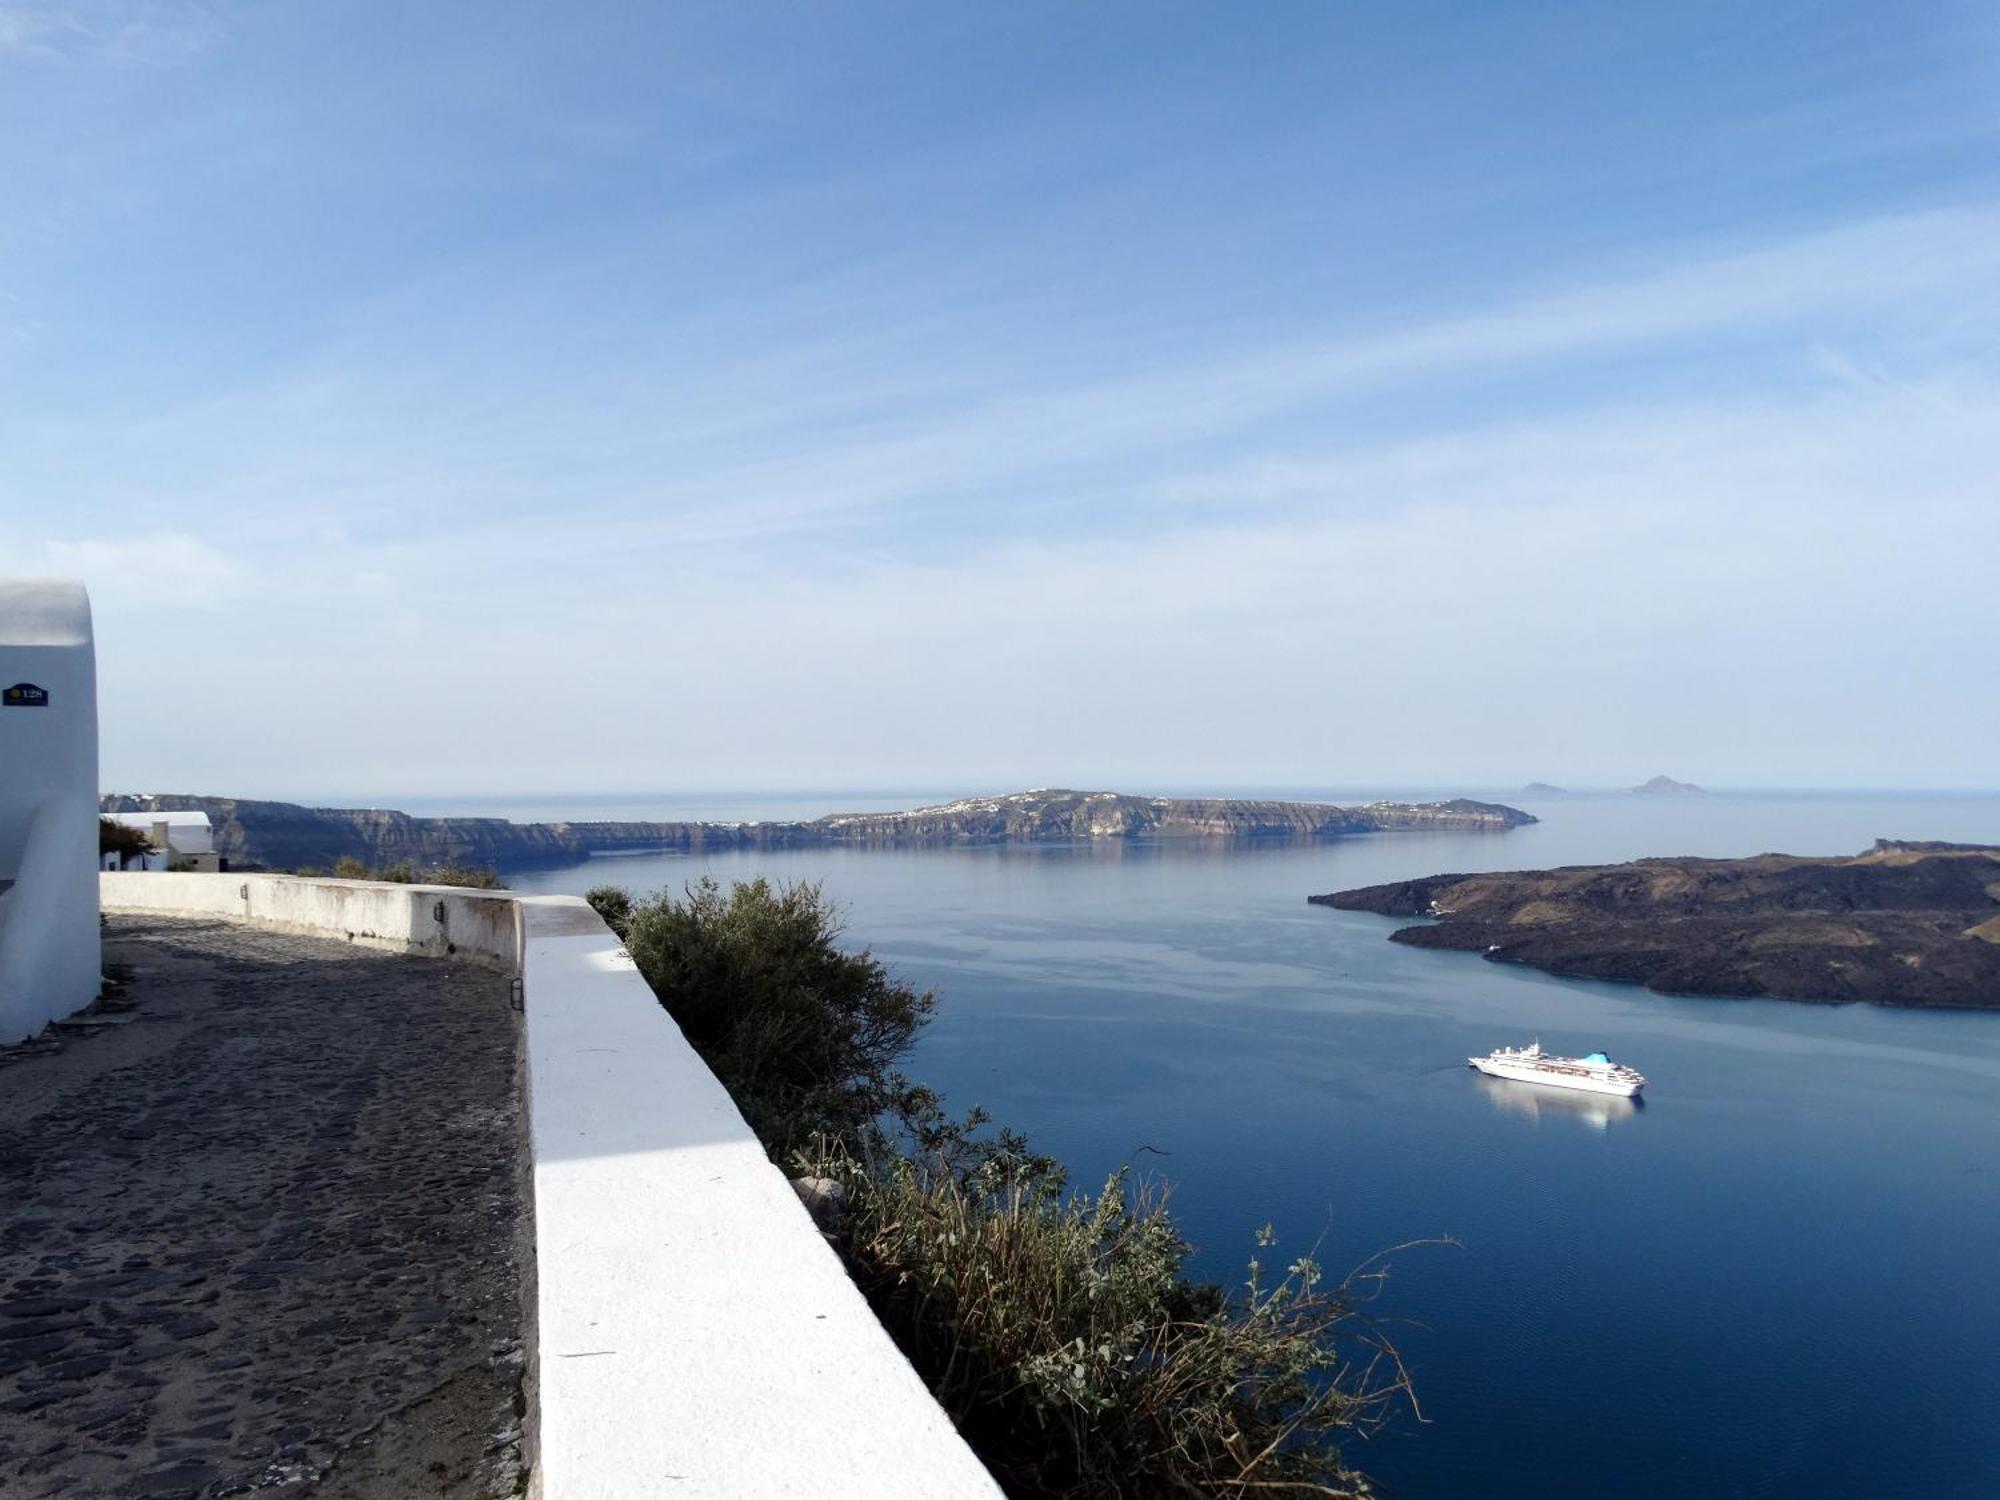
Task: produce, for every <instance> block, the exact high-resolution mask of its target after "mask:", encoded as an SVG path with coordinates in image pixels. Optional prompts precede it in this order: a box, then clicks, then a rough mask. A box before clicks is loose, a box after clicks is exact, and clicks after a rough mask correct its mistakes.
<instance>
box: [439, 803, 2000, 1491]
mask: <svg viewBox="0 0 2000 1500" xmlns="http://www.w3.org/2000/svg"><path fill="white" fill-rule="evenodd" d="M1301 794H1303V791H1302V792H1301ZM908 800H909V799H908V798H906V797H903V796H900V795H899V794H895V793H881V794H877V795H874V796H870V797H861V798H854V797H847V798H837V799H836V798H825V797H822V798H811V799H800V798H757V799H750V798H738V799H707V800H706V801H704V802H699V803H690V802H688V801H685V800H679V801H675V800H670V799H656V800H651V801H648V800H645V799H633V798H627V799H621V800H620V802H619V804H618V806H617V811H616V812H610V811H607V810H606V804H605V803H603V802H592V801H588V800H584V799H569V800H568V801H564V800H563V799H543V800H541V801H539V802H532V803H531V802H525V801H523V802H519V803H515V804H511V805H506V806H499V805H492V804H489V805H486V806H484V807H481V808H474V807H471V806H465V805H459V806H455V807H451V808H446V807H444V806H442V805H439V804H435V803H433V804H429V805H425V804H423V803H422V802H421V799H418V805H419V807H420V808H421V810H424V811H447V810H449V811H477V810H483V811H489V812H495V813H501V814H509V815H515V816H528V815H537V816H553V815H567V816H573V817H604V816H671V815H682V816H686V815H698V816H709V817H720V816H730V815H742V816H762V817H791V816H801V815H808V816H809V815H811V814H813V813H817V812H821V811H827V810H830V809H831V808H833V807H835V806H853V805H866V804H873V805H878V806H897V805H907V804H908ZM1513 800H1515V801H1517V802H1518V803H1519V804H1520V805H1522V806H1526V807H1528V808H1529V809H1530V810H1532V811H1534V812H1536V813H1537V814H1539V815H1540V816H1541V817H1542V818H1543V819H1544V821H1543V822H1542V823H1540V824H1538V825H1537V826H1535V827H1532V828H1526V829H1521V830H1517V831H1515V832H1513V833H1509V834H1503V835H1454V834H1390V835H1378V836H1372V837H1367V838H1360V839H1352V840H1347V841H1344V842H1332V843H1319V844H1310V845H1278V846H1220V845H1211V846H1189V845H1180V844H1167V845H1155V846H1132V845H1122V844H1121V845H1110V846H1096V847H1039V848H1001V849H965V850H923V851H917V850H867V851H860V850H847V851H843V850H814V851H810V852H799V853H782V854H728V855H712V856H705V857H700V858H689V857H643V858H636V857H628V858H616V859H601V860H597V861H593V862H592V863H591V864H589V865H588V866H584V867H578V868H573V869H567V870H559V871H547V872H539V873H536V874H533V875H529V876H523V877H519V878H517V879H516V881H515V883H516V884H517V885H519V886H521V887H524V888H528V889H534V890H548V891H570V892H581V891H582V890H583V889H585V888H586V887H587V886H589V885H591V884H594V883H597V882H600V881H607V880H609V881H615V882H618V883H622V884H625V885H628V886H632V887H634V888H637V889H640V890H650V889H656V888H659V887H662V886H671V887H678V886H679V885H680V884H681V883H683V882H684V881H687V880H689V879H691V878H693V877H694V876H696V875H698V874H700V873H702V872H703V871H708V872H711V873H713V874H715V875H716V876H718V877H720V878H722V879H724V880H729V879H737V878H742V877H746V876H752V875H767V876H772V877H775V878H781V879H807V880H818V881H823V882H825V884H826V887H827V889H828V890H829V891H830V892H831V893H833V894H834V895H835V896H836V897H837V898H838V899H839V900H840V901H841V902H842V903H843V904H844V905H845V907H846V910H847V913H848V930H849V934H850V936H851V938H852V940H853V941H854V942H855V943H857V944H866V945H868V946H870V947H872V948H873V949H874V950H875V952H876V953H877V954H879V955H880V956H881V957H883V958H885V959H886V960H888V961H889V962H890V963H891V964H892V965H893V966H894V967H895V969H896V971H897V972H898V973H899V974H900V975H901V976H902V977H903V978H905V979H907V980H910V981H911V982H914V983H917V984H922V985H933V984H934V985H936V986H938V988H939V989H940V991H941V992H942V996H943V1003H942V1005H941V1008H940V1012H939V1016H938V1019H937V1021H936V1022H935V1023H934V1024H933V1025H932V1027H931V1028H930V1030H929V1032H928V1034H927V1035H926V1036H925V1038H924V1039H923V1042H922V1044H921V1046H920V1047H919V1049H918V1051H917V1053H916V1055H915V1057H914V1059H913V1060H912V1065H911V1071H912V1072H913V1073H914V1074H915V1075H917V1076H919V1077H922V1078H924V1079H926V1080H928V1081H930V1082H932V1083H934V1084H936V1085H938V1086H940V1087H941V1088H943V1089H944V1090H946V1091H947V1093H948V1094H949V1095H950V1096H951V1098H952V1099H953V1100H954V1101H955V1102H956V1103H957V1104H959V1105H961V1106H963V1105H970V1104H974V1103H978V1104H983V1105H985V1106H987V1107H988V1108H989V1109H991V1110H992V1112H993V1113H994V1115H995V1116H996V1118H998V1119H999V1120H1001V1121H1004V1122H1007V1123H1010V1124H1013V1125H1017V1126H1020V1127H1022V1128H1024V1129H1026V1130H1027V1131H1028V1132H1029V1133H1030V1134H1031V1135H1032V1136H1033V1137H1034V1139H1035V1140H1036V1141H1037V1142H1038V1143H1039V1144H1040V1145H1041V1146H1042V1147H1043V1148H1045V1149H1047V1150H1050V1151H1052V1152H1054V1153H1056V1154H1058V1155H1060V1156H1061V1157H1063V1158H1064V1159H1065V1160H1067V1161H1068V1162H1069V1163H1070V1164H1071V1166H1072V1167H1073V1169H1074V1173H1075V1177H1076V1180H1077V1181H1078V1182H1079V1183H1083V1184H1090V1183H1092V1182H1093V1181H1094V1180H1095V1179H1099V1178H1101V1176H1102V1175H1103V1174H1104V1173H1106V1172H1108V1171H1110V1170H1111V1169H1113V1168H1115V1167H1116V1166H1118V1165H1119V1164H1121V1163H1125V1162H1131V1163H1133V1164H1134V1165H1135V1166H1136V1167H1138V1168H1141V1169H1143V1170H1145V1171H1149V1172H1156V1173H1159V1174H1161V1175H1164V1176H1165V1177H1167V1178H1168V1179H1170V1180H1171V1182H1172V1184H1173V1189H1174V1201H1175V1203H1176V1205H1177V1207H1178V1210H1179V1213H1180V1215H1181V1217H1182V1220H1183V1221H1184V1223H1185V1225H1186V1227H1187V1230H1188V1232H1189V1234H1190V1236H1191V1237H1192V1239H1193V1240H1194V1241H1195V1242H1196V1244H1197V1246H1198V1247H1199V1253H1198V1259H1197V1265H1196V1267H1195V1269H1196V1270H1197V1271H1199V1272H1200V1273H1202V1274H1204V1275H1205V1276H1208V1277H1211V1278H1214V1279H1219V1280H1228V1279H1232V1278H1234V1277H1236V1276H1237V1275H1239V1274H1240V1273H1241V1269H1242V1266H1243V1263H1244V1261H1245V1260H1246V1259H1247V1258H1248V1257H1249V1255H1250V1254H1251V1253H1252V1244H1251V1232H1252V1231H1253V1229H1255V1228H1256V1226H1258V1225H1260V1224H1263V1223H1264V1222H1266V1221H1267V1220H1268V1221H1271V1222H1273V1223H1275V1224H1276V1226H1277V1228H1278V1231H1279V1234H1280V1236H1281V1243H1280V1249H1281V1250H1282V1251H1286V1252H1291V1253H1300V1252H1305V1251H1308V1250H1311V1249H1312V1248H1313V1247H1314V1246H1315V1245H1318V1246H1319V1247H1320V1252H1319V1253H1320V1257H1321V1259H1322V1260H1324V1261H1325V1262H1326V1263H1328V1264H1329V1265H1331V1266H1343V1267H1344V1266H1345V1265H1347V1264H1351V1263H1354V1262H1357V1261H1359V1260H1361V1259H1362V1258H1363V1257H1364V1256H1366V1255H1368V1254H1369V1253H1370V1252H1373V1251H1375V1250H1378V1249H1381V1248H1383V1247H1386V1246H1389V1245H1393V1244H1397V1243H1399V1242H1402V1241H1407V1240H1411V1239H1417V1238H1422V1237H1426V1236H1449V1237H1451V1238H1452V1239H1453V1240H1455V1241H1456V1242H1457V1244H1456V1246H1450V1247H1444V1246H1434V1247H1426V1248H1419V1249H1414V1250H1410V1251H1408V1252H1406V1253H1403V1254H1401V1255H1399V1256H1397V1257H1396V1258H1395V1261H1394V1268H1393V1273H1392V1275H1391V1277H1390V1279H1389V1281H1388V1283H1387V1285H1386V1287H1385V1289H1384V1291H1383V1294H1382V1296H1381V1298H1380V1300H1379V1302H1378V1303H1377V1304H1376V1306H1375V1312H1376V1313H1377V1314H1378V1315H1379V1316H1380V1317H1382V1318H1384V1319H1387V1320H1390V1326H1391V1328H1392V1331H1393V1333H1394V1336H1395V1338H1396V1340H1397V1341H1398V1342H1399V1343H1400V1345H1401V1346H1402V1348H1403V1350H1404V1352H1405V1354H1406V1356H1407V1358H1408V1360H1409V1363H1410V1365H1411V1368H1412V1369H1413V1371H1414V1373H1415V1377H1416V1382H1417V1386H1418V1390H1419V1394H1420V1396H1421V1400H1422V1409H1423V1417H1424V1419H1425V1420H1424V1421H1422V1422H1421V1423H1420V1422H1418V1421H1416V1420H1415V1419H1414V1418H1405V1419H1403V1420H1400V1421H1398V1422H1397V1423H1396V1424H1395V1425H1394V1426H1393V1428H1392V1429H1390V1430H1389V1431H1387V1432H1384V1433H1382V1434H1380V1435H1378V1436H1376V1437H1375V1438H1373V1439H1371V1440H1368V1441H1366V1442H1358V1443H1355V1444H1353V1445H1352V1446H1351V1448H1350V1457H1351V1459H1352V1460H1353V1461H1354V1462H1356V1463H1357V1464H1358V1465H1359V1466H1361V1467H1363V1468H1364V1469H1366V1470H1368V1471H1370V1472H1372V1473H1373V1474H1375V1475H1377V1476H1379V1478H1380V1479H1381V1480H1382V1481H1383V1482H1384V1483H1385V1484H1386V1485H1387V1486H1388V1487H1389V1488H1390V1489H1391V1491H1392V1492H1393V1493H1396V1494H1400V1495H1405V1496H1415V1497H1447V1496H1449V1497H1458V1496H1475V1497H1479V1496H1491V1497H1503V1496H1536V1497H1550V1496H1617V1497H1647V1496H1661V1497H1666V1496H1672V1497H1676V1500H1681V1497H1687V1496H1704V1497H1721V1496H1787V1497H1789V1496H1822V1497H1831V1496H1857V1497H1860V1496H1866V1497H1869V1500H1883V1497H1889V1496H1924V1497H1928V1500H1939V1497H1956V1496H1965V1497H1991V1496H2000V1264H1997V1261H2000V1013H1994V1014H1946V1013H1936V1012H1932V1013H1923V1012H1895V1011H1887V1010H1879V1009H1870V1008H1867V1007H1848V1008H1842V1009H1834V1008H1827V1007H1820V1006H1809V1005H1795V1004H1785V1003H1781V1002H1772V1001H1755V1000H1737V1001H1725V1000H1673V999H1666V998H1662V997H1660V996H1656V995H1650V994H1646V993H1645V992H1643V991H1640V990H1636V989H1632V988H1628V987H1623V986H1615V985H1606V984H1597V983H1590V982H1582V981H1572V980H1557V979H1551V978H1547V977H1544V976H1541V975H1538V974H1534V973H1530V972H1526V971H1522V970H1516V969H1509V968H1505V967H1501V966H1497V965H1493V964H1488V963H1485V962H1483V961H1482V960H1480V959H1478V958H1476V957H1473V956H1470V955H1459V954H1433V953H1418V952H1413V951H1411V950H1409V949H1405V948H1401V947H1398V946H1396V945H1393V944H1391V943H1389V942H1387V941H1386V938H1387V935H1388V933H1389V932H1390V930H1391V929H1392V927H1393V926H1394V925H1395V924H1394V923H1392V922H1390V921H1387V920H1384V919H1381V918H1375V917H1370V916H1367V915H1362V914H1350V913H1342V912H1334V911H1328V910H1324V909H1322V908H1319V907H1310V906H1307V905H1306V902H1305V898H1306V897H1307V896H1308V895H1309V894H1311V893H1313V892H1316V891H1329V890H1336V889H1341V888H1344V887H1348V886H1355V885H1365V884H1370V883H1373V882H1377V881H1384V880H1390V879H1396V878H1400V877H1405V876H1413V875H1421V874H1430V873H1434V872H1438V871H1444V870H1482V869H1504V868H1517V867H1530V866H1545V865H1555V864H1573V863H1580V862H1597V861H1606V860H1620V859H1626V858H1630V857H1634V856H1638V855H1647V854H1710V855H1739V854H1752V853H1757V852H1759V851H1764V850H1785V851H1791V852H1797V853H1815V854H1817V853H1834V852H1852V851H1855V850H1859V849H1861V848H1863V847H1865V846H1866V845H1867V844H1868V843H1869V842H1870V841H1871V840H1873V839H1874V838H1876V837H1877V836H1890V837H1905V838H1944V839H1959V840H1988V841H1996V842H2000V796H1944V795H1939V796H1903V797H1884V796H1859V795H1856V796H1830V795H1829V796H1787V797H1776V796H1750V795H1744V796H1730V795H1713V796H1710V797H1707V798H1702V799H1691V800H1688V801H1675V802H1652V801H1644V800H1639V799H1631V798H1623V799H1618V798H1578V799H1563V800H1550V801H1544V802H1531V801H1527V800H1525V799H1520V798H1516V799H1513ZM1534 1037H1540V1039H1541V1040H1542V1041H1543V1043H1544V1044H1546V1045H1548V1046H1551V1047H1553V1048H1558V1049H1561V1050H1563V1051H1570V1052H1581V1051H1585V1050H1588V1049H1591V1048H1595V1047H1603V1048H1607V1049H1609V1050H1610V1052H1611V1053H1612V1055H1613V1056H1614V1057H1619V1058H1622V1059H1625V1060H1628V1061H1630V1062H1632V1063H1634V1064H1635V1065H1637V1066H1638V1067H1639V1068H1640V1069H1641V1070H1643V1071H1644V1072H1645V1073H1646V1075H1647V1076H1648V1078H1649V1079H1650V1080H1651V1084H1650V1086H1649V1088H1648V1090H1647V1094H1646V1098H1645V1101H1644V1103H1643V1104H1642V1105H1639V1106H1637V1107H1631V1106H1628V1105H1626V1104H1624V1103H1622V1102H1618V1103H1614V1102H1609V1101H1604V1100H1595V1099H1584V1098H1580V1097H1579V1098H1567V1097H1564V1096H1562V1095H1560V1094H1549V1093H1546V1092H1541V1091H1537V1090H1534V1089H1532V1088H1529V1087H1526V1086H1516V1085H1507V1084H1500V1083H1494V1082H1491V1081H1489V1080H1484V1079H1481V1078H1479V1077H1478V1076H1476V1075H1474V1074H1472V1073H1470V1072H1469V1071H1468V1070H1467V1069H1466V1068H1465V1066H1464V1059H1465V1057H1466V1055H1467V1054H1468V1053H1471V1052H1484V1051H1487V1050H1489V1049H1490V1048H1492V1047H1495V1046H1498V1045H1500V1044H1502V1043H1518V1042H1524V1041H1527V1040H1529V1039H1531V1038H1534Z"/></svg>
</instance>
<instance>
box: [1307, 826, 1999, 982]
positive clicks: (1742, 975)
mask: <svg viewBox="0 0 2000 1500" xmlns="http://www.w3.org/2000/svg"><path fill="white" fill-rule="evenodd" d="M1310 899H1311V900H1312V901H1314V902H1315V903H1317V904H1319V905H1322V906H1334V907H1339V908H1341V909H1343V910H1347V911H1372V912H1379V913H1381V914H1382V915H1384V916H1428V917H1434V918H1436V919H1437V920H1436V921H1435V922H1434V923H1432V924H1431V925H1427V926H1421V927H1405V928H1402V929H1400V930H1399V931H1397V932H1394V933H1392V934H1390V936H1391V937H1392V938H1393V939H1394V940H1395V941H1397V942H1399V943H1408V944H1410V945H1411V946H1413V947H1419V948H1450V949H1460V950H1466V951H1470V952H1475V953H1482V954H1484V955H1485V956H1486V957H1487V958H1490V959H1493V960H1495V961H1496V962H1503V963H1521V964H1527V965H1529V966H1530V967H1532V968H1538V969H1543V970H1546V971H1547V972H1549V973H1552V974H1568V975H1576V976H1580V977H1585V978H1591V979H1616V980H1625V981H1629V982H1632V983H1636V984H1643V985H1645V986H1646V987H1647V988H1648V989H1652V990H1657V991H1659V992H1661V993H1663V994H1672V995H1735V996H1745V995H1768V996H1772V997H1776V998H1782V999H1790V1000H1816V1001H1825V1002H1843V1001H1868V1002H1870V1003H1873V1004H1877V1005H1930V1006H1958V1007H1964V1008H1973V1009H2000V849H1996V848H1985V847H1982V846H1978V845H1960V844H1943V845H1939V844H1913V843H1903V842H1898V841H1892V840H1881V841H1878V842H1877V843H1876V845H1875V847H1874V848H1873V849H1871V850H1869V851H1868V852H1867V853H1865V854H1860V855H1855V856H1852V857H1846V858H1831V859H1811V858H1801V857H1796V856H1793V855H1784V854H1761V855H1758V856H1756V857H1755V858H1752V859H1642V860H1635V861H1633V862H1632V863H1630V864H1623V865H1580V866H1576V867H1573V868H1569V869H1560V870H1522V871H1515V872H1511V873H1504V874H1491V875H1433V876H1429V877H1428V878H1426V879H1422V880H1406V881H1400V882H1397V883H1395V884H1392V885H1379V886H1369V887H1366V888H1364V889H1360V890H1352V891H1341V892H1338V893H1336V894H1333V895H1327V896H1314V897H1311V898H1310Z"/></svg>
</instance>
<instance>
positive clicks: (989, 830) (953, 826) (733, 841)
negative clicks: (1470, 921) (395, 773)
mask: <svg viewBox="0 0 2000 1500" xmlns="http://www.w3.org/2000/svg"><path fill="white" fill-rule="evenodd" d="M103 810H104V811H105V812H169V811H180V810H198V811H201V812H205V813H207V814H208V817H209V821H210V823H211V824H212V825H213V826H214V830H215V848H216V852H217V853H218V854H221V855H222V856H223V857H224V858H226V859H228V860H229V861H230V862H231V863H232V864H239V865H241V864H258V865H265V866H270V867H273V868H278V869H287V868H294V869H295V868H298V867H301V866H325V865H330V864H332V863H333V862H334V861H335V860H337V859H340V858H342V857H347V858H352V859H358V860H360V861H361V862H362V863H364V864H369V865H388V864H396V863H398V862H400V861H404V860H408V861H409V862H410V863H412V864H416V865H437V864H470V865H484V866H490V867H492V868H494V869H499V870H507V869H520V868H524V867H528V866H534V865H554V864H571V863H575V862H576V861H579V860H583V859H587V858H589V857H590V856H591V855H592V854H600V853H617V852H621V851H634V850H650V849H663V850H689V849H704V848H706V849H786V848H810V847H816V846H823V845H828V844H973V843H978V844H992V843H1011V842H1021V843H1056V842H1073V841H1079V840H1095V839H1113V838H1119V839H1143V838H1159V839H1164V838H1322V837H1333V836H1339V835H1344V834H1355V833H1382V832H1394V831H1399V830H1422V829H1433V830H1452V831H1462V832H1503V831H1505V830H1506V829H1509V828H1516V827H1519V826H1521V825H1522V824H1524V823H1532V822H1534V821H1535V819H1534V818H1533V817H1531V816H1530V815H1529V814H1527V813H1524V812H1521V811H1519V810H1517V809H1515V808H1511V807H1504V806H1501V805H1500V804H1498V803H1492V802H1470V801H1466V800H1464V799H1462V798H1460V799H1455V800H1452V801H1446V802H1416V803H1410V802H1374V803H1369V804H1367V805H1366V806H1362V807H1343V806H1337V805H1335V804H1332V803H1318V802H1263V801H1252V800H1240V799H1206V798H1175V797H1127V796H1122V795H1120V794H1118V793H1116V792H1074V791H1063V790H1042V791H1032V792H1016V793H1013V794H1011V795H1009V796H1004V797H976V798H966V799H963V800H961V801H957V802H948V803H944V804H942V805H940V806H937V807H920V808H915V809H912V810H910V811H906V812H878V813H833V814H830V815H828V816H827V817H824V818H814V819H812V820H810V821H807V822H768V823H512V822H509V821H507V820H506V819H505V818H417V817H412V816H410V815H409V814H408V813H402V812H391V811H386V810H381V809H376V808H354V807H301V806H299V805H297V804H296V803H291V802H255V801H248V800H244V799H241V798H235V797H199V796H145V797H138V796H129V795H116V794H114V795H110V796H107V797H105V798H104V799H103Z"/></svg>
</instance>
